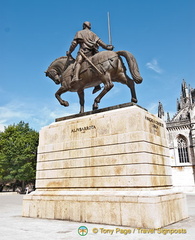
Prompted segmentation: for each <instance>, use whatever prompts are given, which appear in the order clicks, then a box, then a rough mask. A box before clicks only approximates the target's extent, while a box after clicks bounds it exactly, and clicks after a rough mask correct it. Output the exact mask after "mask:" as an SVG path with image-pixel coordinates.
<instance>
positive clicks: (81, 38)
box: [66, 22, 114, 92]
mask: <svg viewBox="0 0 195 240" xmlns="http://www.w3.org/2000/svg"><path fill="white" fill-rule="evenodd" d="M90 29H91V23H90V22H84V23H83V30H81V31H78V32H77V33H76V35H75V37H74V39H73V41H72V44H71V46H70V49H69V51H67V52H66V55H67V56H69V55H70V54H71V53H72V52H73V51H74V49H75V48H76V46H77V45H78V44H79V45H80V49H79V52H78V54H77V58H76V65H75V70H74V76H73V81H72V83H71V85H74V84H75V83H76V82H78V81H79V80H80V79H79V72H80V68H81V63H82V62H83V61H84V58H83V56H82V55H81V54H80V51H82V52H83V53H84V54H85V56H86V57H90V56H93V55H94V54H96V53H97V52H98V47H99V46H101V47H102V48H104V49H106V50H113V48H114V47H113V46H112V45H107V44H105V43H104V42H103V41H102V40H101V39H100V38H99V37H98V36H97V35H96V34H95V33H93V32H92V31H91V30H90ZM97 87H98V88H100V86H97ZM97 91H98V90H97ZM94 92H95V91H94Z"/></svg>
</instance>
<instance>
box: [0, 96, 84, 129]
mask: <svg viewBox="0 0 195 240" xmlns="http://www.w3.org/2000/svg"><path fill="white" fill-rule="evenodd" d="M78 111H79V106H78V104H76V103H72V104H71V106H70V107H68V108H65V107H63V106H61V105H60V104H59V103H58V102H57V101H56V102H55V101H54V102H51V103H48V102H47V101H45V102H44V101H43V102H41V103H40V102H35V101H34V102H33V101H32V100H23V101H22V100H20V101H18V100H14V101H11V102H9V103H7V104H5V105H3V106H0V131H3V130H4V127H7V126H8V125H12V124H17V123H19V122H20V121H24V122H25V123H29V126H30V127H31V128H33V129H35V130H37V131H39V130H40V129H41V128H42V127H44V126H46V125H48V124H50V123H52V122H54V121H55V119H56V118H59V117H64V116H67V115H72V114H75V113H78Z"/></svg>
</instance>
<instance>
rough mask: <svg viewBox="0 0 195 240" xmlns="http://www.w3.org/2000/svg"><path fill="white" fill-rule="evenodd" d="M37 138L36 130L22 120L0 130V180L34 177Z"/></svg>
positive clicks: (23, 179) (22, 179)
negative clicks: (2, 130)
mask: <svg viewBox="0 0 195 240" xmlns="http://www.w3.org/2000/svg"><path fill="white" fill-rule="evenodd" d="M38 139H39V134H38V132H36V131H35V130H32V129H31V128H30V127H29V124H28V123H24V122H22V121H21V122H19V123H18V124H16V125H15V124H14V125H9V126H8V127H6V128H5V131H4V132H0V181H1V182H6V181H17V180H19V181H30V180H33V179H35V173H36V158H37V146H38Z"/></svg>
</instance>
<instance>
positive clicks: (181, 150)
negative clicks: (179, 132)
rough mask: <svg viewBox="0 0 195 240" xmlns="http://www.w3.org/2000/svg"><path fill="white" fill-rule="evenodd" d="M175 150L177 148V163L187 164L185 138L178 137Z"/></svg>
mask: <svg viewBox="0 0 195 240" xmlns="http://www.w3.org/2000/svg"><path fill="white" fill-rule="evenodd" d="M177 148H178V154H179V162H180V163H188V162H189V157H188V145H187V140H186V138H185V137H183V136H179V137H178V139H177Z"/></svg>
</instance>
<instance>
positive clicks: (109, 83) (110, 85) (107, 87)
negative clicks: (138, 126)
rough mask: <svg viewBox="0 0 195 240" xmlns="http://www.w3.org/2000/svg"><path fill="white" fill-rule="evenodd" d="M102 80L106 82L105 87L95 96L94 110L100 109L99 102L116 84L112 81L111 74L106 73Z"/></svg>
mask: <svg viewBox="0 0 195 240" xmlns="http://www.w3.org/2000/svg"><path fill="white" fill-rule="evenodd" d="M102 82H103V83H104V89H103V90H102V91H101V93H100V94H99V95H98V96H97V97H96V98H95V100H94V104H93V110H96V109H98V103H100V101H101V99H102V98H103V96H104V95H105V94H106V93H107V92H108V91H110V89H111V88H113V86H114V84H113V82H112V81H111V78H110V75H104V76H103V78H102Z"/></svg>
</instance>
